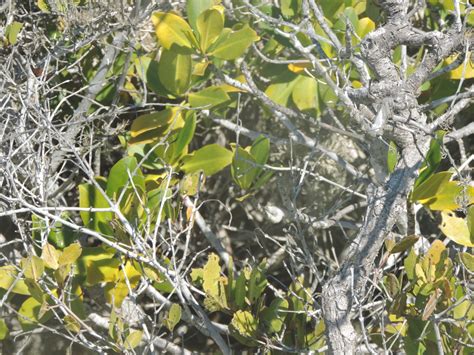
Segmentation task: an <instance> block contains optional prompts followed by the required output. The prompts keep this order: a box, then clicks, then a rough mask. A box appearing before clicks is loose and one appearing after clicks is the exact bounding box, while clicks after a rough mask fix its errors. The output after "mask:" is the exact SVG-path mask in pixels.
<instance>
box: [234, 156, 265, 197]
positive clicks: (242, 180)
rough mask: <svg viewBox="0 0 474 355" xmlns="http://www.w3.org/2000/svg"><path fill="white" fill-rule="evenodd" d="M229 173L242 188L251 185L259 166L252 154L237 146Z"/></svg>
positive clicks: (246, 188)
mask: <svg viewBox="0 0 474 355" xmlns="http://www.w3.org/2000/svg"><path fill="white" fill-rule="evenodd" d="M230 171H231V174H232V177H233V178H234V180H235V182H236V183H237V184H238V185H239V186H240V187H241V188H242V189H244V190H248V189H249V188H250V186H252V183H253V180H254V179H255V177H256V175H257V173H258V171H259V168H258V167H257V162H256V161H255V159H254V158H253V156H252V155H251V154H250V153H249V152H247V151H246V150H244V149H242V148H240V147H237V149H236V150H235V152H234V157H233V159H232V165H231V170H230Z"/></svg>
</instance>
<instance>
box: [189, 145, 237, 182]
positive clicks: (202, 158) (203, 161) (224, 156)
mask: <svg viewBox="0 0 474 355" xmlns="http://www.w3.org/2000/svg"><path fill="white" fill-rule="evenodd" d="M183 162H184V164H183V166H182V167H181V169H182V170H183V171H185V172H186V173H188V174H189V173H195V172H197V171H199V170H202V171H203V172H204V174H205V175H206V176H210V175H213V174H215V173H217V172H219V171H221V170H222V169H224V168H225V167H226V166H227V165H229V164H230V163H231V162H232V152H231V151H229V150H228V149H225V148H224V147H222V146H220V145H218V144H209V145H206V146H204V147H202V148H201V149H198V150H196V151H194V152H193V153H192V154H191V155H189V156H187V157H184V159H183Z"/></svg>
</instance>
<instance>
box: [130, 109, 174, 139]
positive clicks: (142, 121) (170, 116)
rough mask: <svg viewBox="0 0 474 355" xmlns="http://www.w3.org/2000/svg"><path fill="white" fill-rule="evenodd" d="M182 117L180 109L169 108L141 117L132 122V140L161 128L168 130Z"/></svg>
mask: <svg viewBox="0 0 474 355" xmlns="http://www.w3.org/2000/svg"><path fill="white" fill-rule="evenodd" d="M180 115H181V110H180V108H179V107H169V108H166V109H164V110H162V111H158V112H153V113H149V114H146V115H142V116H139V117H138V118H136V119H135V120H133V122H132V126H131V127H130V135H131V137H132V138H134V137H137V136H139V135H141V134H143V133H145V132H148V131H151V130H154V129H157V128H160V127H165V128H168V127H169V125H170V124H171V123H172V122H173V121H174V120H177V119H178V116H180Z"/></svg>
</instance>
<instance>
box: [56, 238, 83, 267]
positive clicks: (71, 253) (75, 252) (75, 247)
mask: <svg viewBox="0 0 474 355" xmlns="http://www.w3.org/2000/svg"><path fill="white" fill-rule="evenodd" d="M81 253H82V248H81V245H80V244H79V243H73V244H71V245H69V246H68V247H66V248H64V250H63V252H62V253H61V255H60V256H59V258H58V264H59V266H63V265H70V264H73V263H75V262H76V260H77V259H78V258H79V257H80V256H81Z"/></svg>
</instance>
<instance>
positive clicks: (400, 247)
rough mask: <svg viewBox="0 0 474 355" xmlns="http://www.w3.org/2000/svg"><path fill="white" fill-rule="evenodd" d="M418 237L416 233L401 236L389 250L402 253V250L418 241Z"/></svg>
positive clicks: (392, 252)
mask: <svg viewBox="0 0 474 355" xmlns="http://www.w3.org/2000/svg"><path fill="white" fill-rule="evenodd" d="M418 239H420V237H418V236H416V235H409V236H407V237H405V238H403V239H402V240H401V241H399V242H398V243H397V244H396V245H395V246H394V247H393V248H392V249H391V250H390V254H396V253H403V252H404V251H406V250H408V249H409V248H411V247H412V246H413V245H414V244H415V243H416V242H417V241H418Z"/></svg>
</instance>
